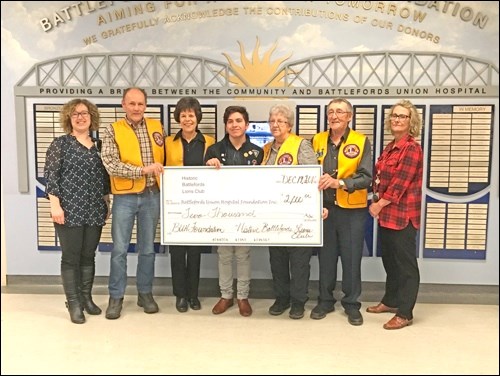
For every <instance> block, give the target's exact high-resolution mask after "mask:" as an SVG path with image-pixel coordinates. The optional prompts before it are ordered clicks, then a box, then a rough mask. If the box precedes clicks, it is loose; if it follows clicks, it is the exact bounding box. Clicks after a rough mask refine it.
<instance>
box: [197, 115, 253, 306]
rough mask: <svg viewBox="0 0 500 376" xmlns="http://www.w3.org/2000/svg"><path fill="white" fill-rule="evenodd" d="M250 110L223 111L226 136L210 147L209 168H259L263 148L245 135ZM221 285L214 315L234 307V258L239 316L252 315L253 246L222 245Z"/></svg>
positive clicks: (206, 158) (208, 155)
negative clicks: (250, 296)
mask: <svg viewBox="0 0 500 376" xmlns="http://www.w3.org/2000/svg"><path fill="white" fill-rule="evenodd" d="M249 121H250V120H249V115H248V112H247V109H246V108H245V107H242V106H229V107H227V108H226V110H225V111H224V124H225V126H226V135H225V137H224V138H223V139H222V140H221V141H219V142H217V143H216V144H214V145H212V146H210V147H209V148H208V150H207V154H206V156H205V163H206V165H207V166H213V167H215V168H221V166H256V165H260V164H261V163H262V158H263V155H262V149H261V148H260V147H259V146H257V145H255V144H253V143H251V142H250V137H248V135H247V134H246V131H247V129H248V126H249ZM217 253H218V254H219V286H220V291H221V298H220V299H219V301H218V302H217V304H215V306H214V307H213V309H212V313H213V314H215V315H218V314H221V313H224V312H226V311H227V309H228V308H229V307H231V306H232V305H233V304H234V299H233V295H234V292H233V259H236V274H237V284H236V289H237V292H236V294H237V302H238V308H239V311H240V314H241V315H242V316H250V315H251V314H252V307H251V306H250V302H249V301H248V295H249V293H250V278H251V264H250V246H247V245H240V246H219V247H218V249H217Z"/></svg>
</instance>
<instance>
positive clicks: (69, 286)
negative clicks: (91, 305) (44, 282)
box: [61, 269, 85, 324]
mask: <svg viewBox="0 0 500 376" xmlns="http://www.w3.org/2000/svg"><path fill="white" fill-rule="evenodd" d="M78 274H79V273H78V272H77V271H76V270H75V269H67V270H61V278H62V283H63V287H64V293H65V294H66V307H67V308H68V311H69V316H70V317H71V321H72V322H74V323H75V324H83V323H84V322H85V316H84V315H83V309H82V305H81V303H80V296H79V295H80V294H79V291H78V279H79V278H78V277H79V276H78Z"/></svg>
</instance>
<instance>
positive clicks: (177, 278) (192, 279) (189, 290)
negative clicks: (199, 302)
mask: <svg viewBox="0 0 500 376" xmlns="http://www.w3.org/2000/svg"><path fill="white" fill-rule="evenodd" d="M207 249H209V248H207V247H199V246H189V245H188V246H181V245H171V246H169V250H170V267H171V270H172V289H173V293H174V295H175V296H176V297H178V298H197V297H198V287H199V285H200V263H201V253H202V252H205V251H206V250H207Z"/></svg>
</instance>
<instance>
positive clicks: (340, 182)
mask: <svg viewBox="0 0 500 376" xmlns="http://www.w3.org/2000/svg"><path fill="white" fill-rule="evenodd" d="M339 188H340V189H344V188H345V183H344V181H343V180H342V179H339Z"/></svg>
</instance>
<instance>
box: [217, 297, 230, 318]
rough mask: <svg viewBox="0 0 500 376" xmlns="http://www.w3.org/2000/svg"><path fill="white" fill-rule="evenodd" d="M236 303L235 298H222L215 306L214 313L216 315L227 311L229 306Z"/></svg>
mask: <svg viewBox="0 0 500 376" xmlns="http://www.w3.org/2000/svg"><path fill="white" fill-rule="evenodd" d="M233 304H234V301H233V299H224V298H220V299H219V301H218V302H217V304H216V305H214V308H212V313H213V314H214V315H219V314H221V313H224V312H226V311H227V309H228V308H229V307H232V306H233Z"/></svg>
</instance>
